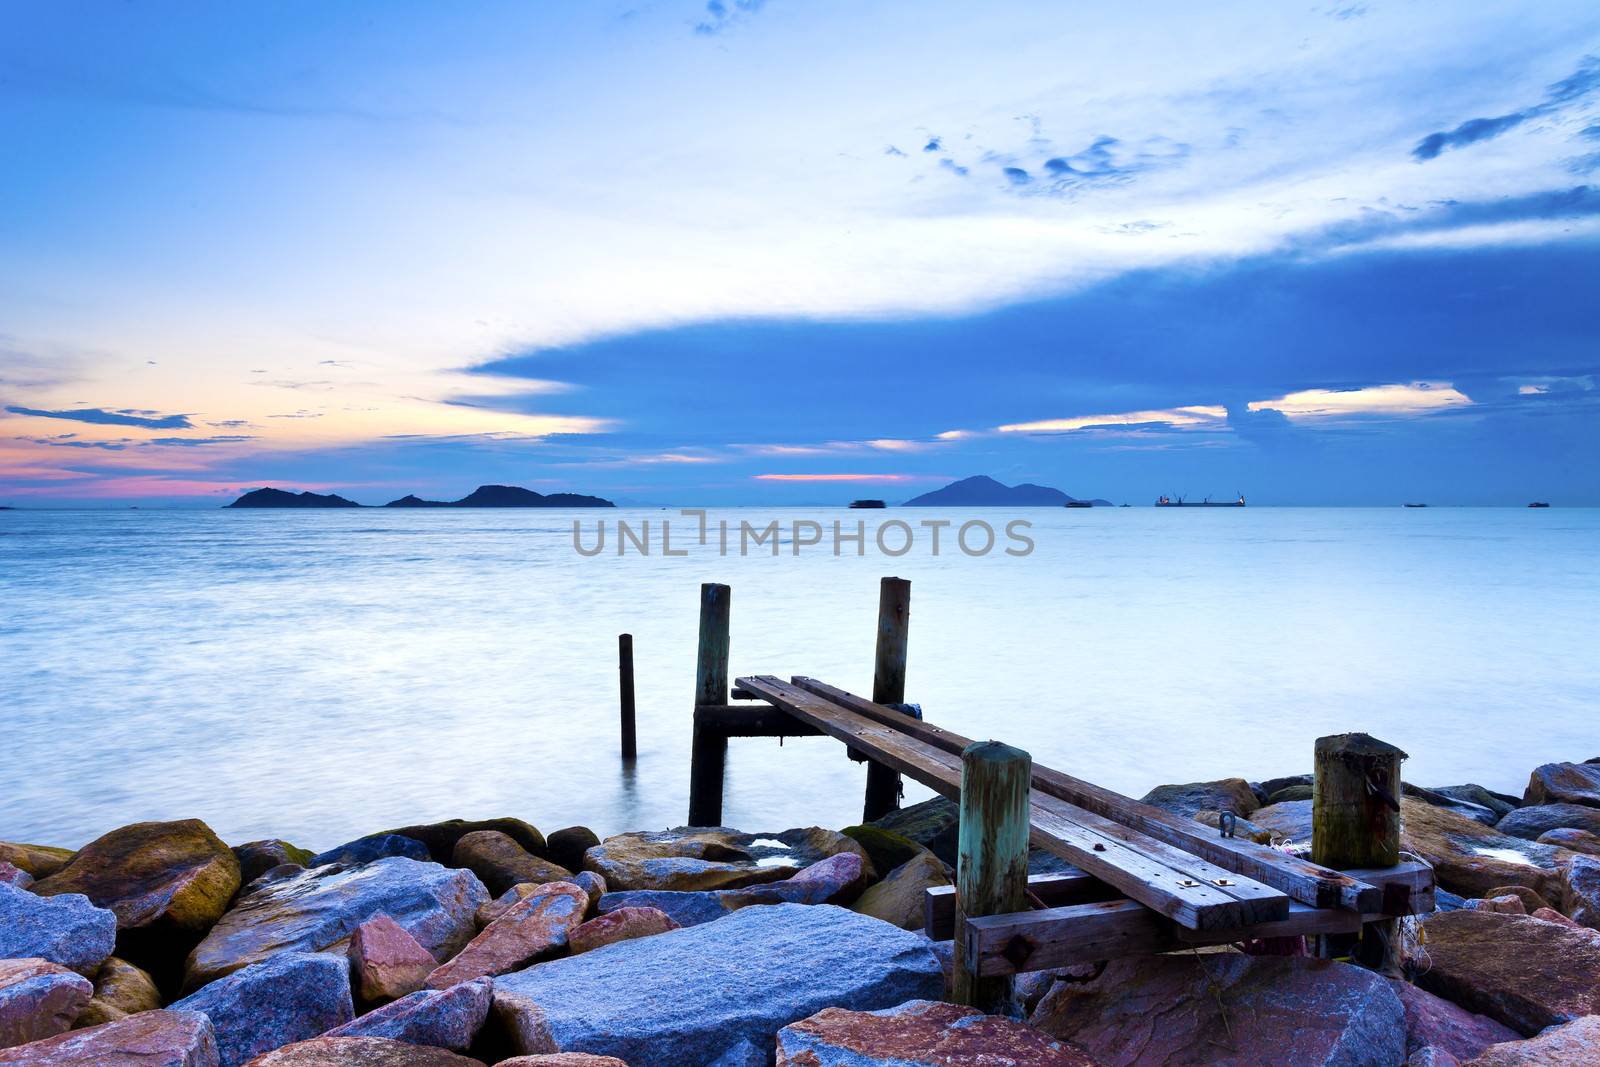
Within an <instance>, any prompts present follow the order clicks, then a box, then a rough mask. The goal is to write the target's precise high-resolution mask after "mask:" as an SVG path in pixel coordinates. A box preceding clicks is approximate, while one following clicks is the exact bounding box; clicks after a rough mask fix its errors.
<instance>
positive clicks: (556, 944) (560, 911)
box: [428, 882, 589, 989]
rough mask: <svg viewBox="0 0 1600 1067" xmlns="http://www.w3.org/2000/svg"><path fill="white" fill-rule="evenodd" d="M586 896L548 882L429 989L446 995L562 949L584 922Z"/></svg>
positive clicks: (445, 969) (444, 969)
mask: <svg viewBox="0 0 1600 1067" xmlns="http://www.w3.org/2000/svg"><path fill="white" fill-rule="evenodd" d="M588 907H589V896H588V894H587V893H585V892H584V891H583V890H582V889H579V888H578V887H577V886H575V885H573V884H572V883H571V882H549V883H546V884H545V885H543V886H541V887H540V889H539V892H537V893H535V894H533V895H532V896H530V897H528V898H527V899H526V900H521V901H518V902H517V903H516V904H514V905H512V906H511V908H510V909H509V910H507V911H506V913H505V914H504V915H502V916H500V918H498V919H496V920H495V921H494V922H492V923H490V924H489V925H488V926H487V927H485V928H484V930H483V932H482V933H480V934H479V935H478V936H477V937H475V938H473V939H472V942H471V943H470V944H469V945H467V947H466V948H464V949H462V950H461V952H460V953H459V954H458V955H457V956H456V957H455V958H454V959H452V960H450V962H448V963H446V964H445V965H444V966H442V967H440V968H439V969H438V970H436V971H434V972H433V973H432V974H430V975H429V976H428V988H430V989H447V988H449V987H450V986H452V985H455V984H457V983H459V982H467V981H471V980H472V979H474V978H481V977H483V976H485V975H496V974H505V973H506V972H507V971H514V970H516V969H518V968H519V967H525V966H527V965H528V964H529V963H531V962H533V961H534V960H535V959H538V958H539V957H540V956H543V955H546V954H547V953H550V952H554V951H555V950H557V949H562V948H565V947H566V946H567V938H568V937H569V936H570V935H571V933H572V931H573V930H575V929H577V927H578V926H579V924H581V923H582V922H583V916H584V913H585V912H586V911H587V910H588Z"/></svg>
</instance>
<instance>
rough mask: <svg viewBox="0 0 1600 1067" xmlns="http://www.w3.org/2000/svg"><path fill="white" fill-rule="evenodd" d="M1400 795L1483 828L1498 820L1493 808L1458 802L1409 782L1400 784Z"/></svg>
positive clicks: (1462, 801)
mask: <svg viewBox="0 0 1600 1067" xmlns="http://www.w3.org/2000/svg"><path fill="white" fill-rule="evenodd" d="M1400 794H1401V796H1407V797H1411V798H1413V799H1415V800H1420V801H1423V802H1424V803H1427V804H1432V805H1433V806H1434V807H1436V808H1444V809H1445V810H1447V811H1453V812H1455V813H1456V814H1457V815H1464V816H1466V817H1467V818H1469V819H1471V820H1472V821H1473V822H1477V823H1482V824H1483V825H1485V826H1493V825H1494V824H1495V823H1496V822H1498V821H1499V819H1500V815H1499V813H1497V812H1496V811H1495V810H1494V809H1493V808H1489V807H1485V806H1484V805H1482V804H1475V803H1473V802H1472V801H1470V800H1458V799H1456V798H1455V797H1452V796H1446V795H1445V794H1443V793H1436V792H1434V791H1433V790H1432V789H1424V788H1422V787H1421V786H1420V785H1412V784H1411V783H1410V782H1402V783H1401V784H1400Z"/></svg>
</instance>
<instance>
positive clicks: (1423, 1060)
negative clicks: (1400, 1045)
mask: <svg viewBox="0 0 1600 1067" xmlns="http://www.w3.org/2000/svg"><path fill="white" fill-rule="evenodd" d="M1406 1067H1461V1061H1460V1060H1458V1059H1456V1058H1455V1057H1454V1056H1452V1055H1450V1053H1448V1052H1446V1051H1445V1050H1444V1049H1442V1048H1434V1047H1433V1046H1432V1045H1429V1046H1428V1047H1427V1048H1419V1049H1417V1051H1415V1052H1413V1053H1412V1054H1411V1055H1409V1056H1407V1057H1406Z"/></svg>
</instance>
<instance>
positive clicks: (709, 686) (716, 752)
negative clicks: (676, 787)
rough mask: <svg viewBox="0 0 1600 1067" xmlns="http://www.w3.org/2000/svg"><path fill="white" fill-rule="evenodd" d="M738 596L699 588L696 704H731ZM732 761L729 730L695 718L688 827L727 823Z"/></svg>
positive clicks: (719, 587)
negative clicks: (731, 633)
mask: <svg viewBox="0 0 1600 1067" xmlns="http://www.w3.org/2000/svg"><path fill="white" fill-rule="evenodd" d="M732 595H733V592H732V590H730V589H729V588H728V587H727V586H725V585H718V584H716V583H714V582H706V583H705V584H704V585H702V586H701V587H700V655H699V659H698V661H697V663H696V665H695V673H694V705H695V707H696V708H697V709H698V708H700V707H702V706H704V705H708V704H709V705H725V704H727V703H728V615H729V606H730V602H731V599H732ZM727 759H728V735H727V732H726V731H725V730H722V729H719V728H717V727H714V726H712V725H710V724H709V723H706V724H703V723H702V722H701V721H700V716H698V715H697V716H696V717H695V724H694V743H693V747H692V750H691V752H690V756H689V825H690V826H721V825H722V775H723V768H724V765H725V764H726V763H727Z"/></svg>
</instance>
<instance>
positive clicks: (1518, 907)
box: [1466, 893, 1528, 915]
mask: <svg viewBox="0 0 1600 1067" xmlns="http://www.w3.org/2000/svg"><path fill="white" fill-rule="evenodd" d="M1466 907H1467V909H1468V910H1469V911H1492V912H1495V913H1497V914H1499V915H1526V914H1528V906H1527V905H1526V904H1524V903H1523V902H1522V898H1521V897H1519V896H1516V895H1515V894H1512V893H1506V894H1504V895H1503V896H1498V897H1479V898H1476V899H1473V900H1469V901H1467V903H1466Z"/></svg>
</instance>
